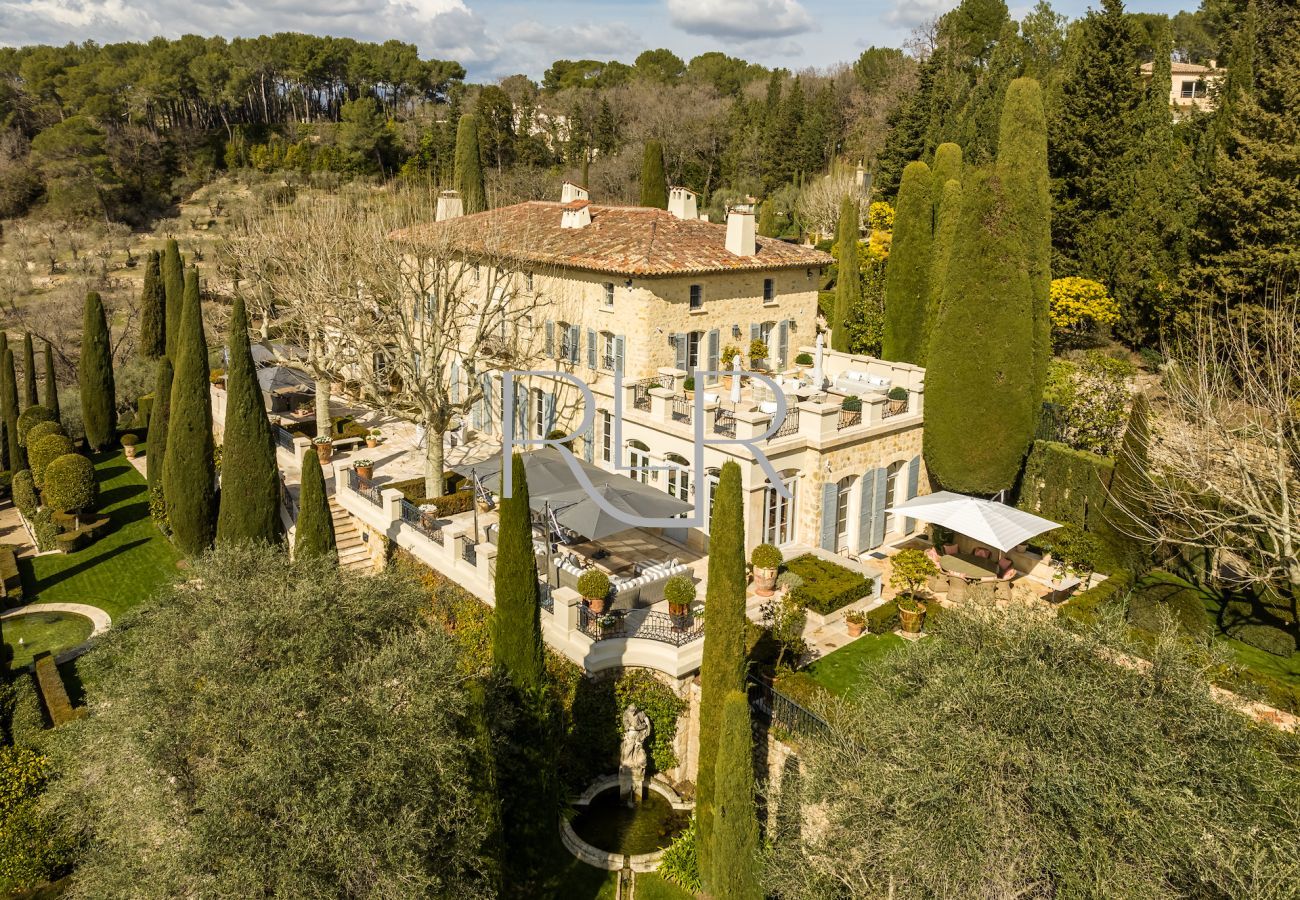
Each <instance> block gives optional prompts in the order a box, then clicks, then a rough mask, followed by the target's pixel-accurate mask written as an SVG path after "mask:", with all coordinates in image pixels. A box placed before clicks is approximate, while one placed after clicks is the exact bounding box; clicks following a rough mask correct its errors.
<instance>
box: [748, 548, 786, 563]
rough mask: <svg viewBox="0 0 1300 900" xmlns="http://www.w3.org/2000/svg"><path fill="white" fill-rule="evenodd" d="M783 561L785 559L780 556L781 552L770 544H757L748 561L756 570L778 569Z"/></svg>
mask: <svg viewBox="0 0 1300 900" xmlns="http://www.w3.org/2000/svg"><path fill="white" fill-rule="evenodd" d="M784 559H785V557H784V556H782V554H781V551H780V550H778V549H777V548H776V547H773V546H772V545H771V544H759V545H758V546H757V547H755V548H754V552H753V553H752V554H751V555H750V557H749V561H750V562H752V563H753V564H754V568H756V569H776V568H779V567H780V565H781V563H782V561H784Z"/></svg>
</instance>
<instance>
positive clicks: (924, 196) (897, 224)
mask: <svg viewBox="0 0 1300 900" xmlns="http://www.w3.org/2000/svg"><path fill="white" fill-rule="evenodd" d="M932 180H933V179H932V178H931V177H930V167H929V166H927V165H926V164H925V163H923V162H913V163H908V165H907V168H905V169H903V183H902V186H901V187H900V188H899V189H898V203H897V204H896V206H895V209H894V239H893V241H892V242H891V243H890V245H889V261H888V262H887V263H886V265H885V334H884V342H883V346H882V355H883V356H884V357H885V359H888V360H893V361H895V362H905V363H912V364H913V365H918V366H923V365H925V360H926V351H927V349H928V346H927V345H928V344H929V336H928V335H927V334H926V330H925V329H926V323H927V322H928V321H929V318H930V314H929V311H928V307H929V304H930V290H929V287H928V282H929V278H930V245H931V243H932V240H933V233H932V224H933V218H934V208H933V204H932V203H931V200H930V195H931V191H932V188H931V181H932Z"/></svg>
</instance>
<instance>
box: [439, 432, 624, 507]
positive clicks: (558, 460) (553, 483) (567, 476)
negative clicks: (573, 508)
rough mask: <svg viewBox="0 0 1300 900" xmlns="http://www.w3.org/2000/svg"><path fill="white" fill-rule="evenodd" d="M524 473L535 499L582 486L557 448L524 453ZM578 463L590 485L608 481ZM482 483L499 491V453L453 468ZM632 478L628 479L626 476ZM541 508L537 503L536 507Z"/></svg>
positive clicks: (598, 471)
mask: <svg viewBox="0 0 1300 900" xmlns="http://www.w3.org/2000/svg"><path fill="white" fill-rule="evenodd" d="M523 457H524V475H525V476H526V477H527V478H528V494H529V496H530V497H531V498H532V499H534V500H537V499H539V498H543V497H546V496H549V495H554V494H560V493H565V492H568V491H573V490H577V489H579V488H580V487H581V485H579V484H578V479H577V478H575V477H574V475H573V470H572V469H570V468H569V464H568V463H567V462H565V461H564V457H562V456H561V455H560V453H559V451H557V450H554V449H552V448H550V447H543V448H542V449H541V450H533V451H532V452H529V453H525V454H523ZM578 465H579V466H581V467H582V471H583V472H585V473H586V474H587V477H588V478H590V479H591V481H592V483H593V484H598V483H600V482H601V481H605V480H608V479H609V478H610V477H611V476H610V474H609V473H608V472H606V471H605V470H603V469H598V468H596V467H595V466H593V465H591V464H590V463H586V462H583V461H582V460H578ZM471 469H472V470H473V472H474V474H475V475H476V476H477V477H478V479H479V481H481V482H483V486H484V487H486V488H487V489H488V490H490V491H493V492H495V493H500V492H501V454H499V453H497V454H494V455H493V456H491V457H490V458H488V459H486V460H483V461H481V462H478V463H473V464H464V465H459V466H456V467H455V470H456V472H457V473H459V474H461V475H464V476H466V477H469V473H470V470H471ZM628 480H629V481H631V479H628ZM538 508H539V509H540V508H541V507H540V506H539V507H538Z"/></svg>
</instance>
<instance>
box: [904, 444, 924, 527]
mask: <svg viewBox="0 0 1300 900" xmlns="http://www.w3.org/2000/svg"><path fill="white" fill-rule="evenodd" d="M920 478H921V457H920V456H913V457H912V458H911V460H909V461H908V463H907V498H906V499H908V500H911V499H912V498H913V497H915V496H916V488H917V482H918V481H919V480H920ZM915 527H916V520H915V519H904V520H903V533H904V534H911V533H912V529H913V528H915Z"/></svg>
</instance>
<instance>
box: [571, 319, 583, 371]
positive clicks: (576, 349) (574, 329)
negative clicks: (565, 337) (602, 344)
mask: <svg viewBox="0 0 1300 900" xmlns="http://www.w3.org/2000/svg"><path fill="white" fill-rule="evenodd" d="M581 358H582V327H581V326H579V325H570V326H569V362H571V363H573V364H574V365H575V366H576V365H577V364H578V360H579V359H581Z"/></svg>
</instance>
